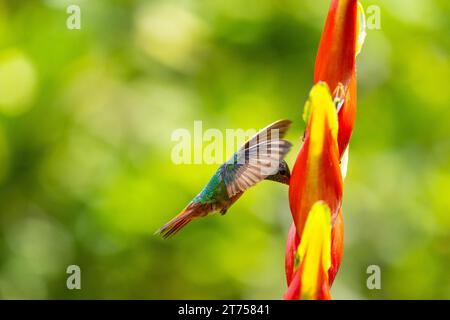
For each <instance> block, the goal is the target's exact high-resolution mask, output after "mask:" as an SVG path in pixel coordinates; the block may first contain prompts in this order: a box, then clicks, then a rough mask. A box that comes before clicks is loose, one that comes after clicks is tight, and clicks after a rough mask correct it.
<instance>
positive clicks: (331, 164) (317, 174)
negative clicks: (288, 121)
mask: <svg viewBox="0 0 450 320" xmlns="http://www.w3.org/2000/svg"><path fill="white" fill-rule="evenodd" d="M304 118H305V121H306V122H307V123H308V125H307V129H306V131H305V138H304V142H303V145H302V147H301V149H300V152H299V154H298V156H297V160H296V161H295V164H294V167H293V169H292V174H291V180H290V185H289V204H290V209H291V213H292V217H293V219H294V223H295V226H296V229H297V234H298V236H299V239H301V235H302V232H303V227H304V225H305V222H306V219H307V217H308V213H309V211H310V210H311V207H312V205H313V204H314V203H315V202H317V201H324V202H325V203H327V205H328V207H329V208H330V211H331V219H332V222H333V224H334V221H335V220H336V218H337V216H338V213H339V210H340V208H341V201H342V176H341V171H340V166H339V153H338V145H337V132H338V121H337V114H336V109H335V105H334V103H333V101H332V99H331V94H330V91H329V89H328V86H327V85H326V84H325V83H323V82H319V83H318V84H316V85H314V87H313V88H312V90H311V92H310V95H309V99H308V101H307V102H306V104H305V111H304Z"/></svg>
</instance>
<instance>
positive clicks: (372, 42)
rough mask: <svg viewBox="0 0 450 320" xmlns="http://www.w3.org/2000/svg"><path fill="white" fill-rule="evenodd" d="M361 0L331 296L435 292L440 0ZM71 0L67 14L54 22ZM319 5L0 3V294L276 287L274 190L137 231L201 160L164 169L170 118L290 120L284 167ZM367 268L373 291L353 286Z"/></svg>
mask: <svg viewBox="0 0 450 320" xmlns="http://www.w3.org/2000/svg"><path fill="white" fill-rule="evenodd" d="M362 2H363V5H364V6H365V7H367V6H369V5H372V4H376V5H379V6H380V7H381V30H368V35H367V38H366V43H365V46H364V48H363V50H362V52H361V54H360V56H359V57H358V75H359V79H358V80H359V92H358V94H359V96H358V115H357V120H356V127H355V131H354V133H353V138H352V142H351V152H350V162H349V170H348V175H347V179H346V183H345V185H346V186H345V187H346V189H345V195H344V220H345V227H346V230H345V233H346V239H345V253H344V260H343V264H342V266H341V270H340V272H339V273H338V275H337V278H336V282H335V284H334V287H333V297H334V298H335V299H344V298H362V299H366V298H368V299H378V298H395V299H402V298H426V299H428V298H447V299H449V298H450V280H449V276H448V271H449V270H450V249H449V243H450V232H449V231H450V215H449V209H450V197H449V195H448V193H449V191H450V170H449V169H450V131H449V120H450V108H449V101H450V91H449V90H448V83H447V81H448V79H449V78H450V66H449V49H450V43H449V38H448V30H449V20H448V15H449V13H450V6H449V2H448V1H447V0H433V1H432V0H428V1H423V0H379V1H377V0H372V1H365V0H363V1H362ZM73 3H75V4H79V5H80V6H81V30H68V29H67V28H66V19H67V17H68V15H67V13H66V8H67V6H68V5H69V4H73ZM328 5H329V1H328V0H283V1H280V0H248V1H239V0H211V1H200V0H197V1H195V0H178V1H176V0H174V1H172V0H161V1H143V0H142V1H138V0H134V1H133V0H122V1H120V0H114V1H106V0H96V1H88V0H84V1H82V0H79V1H75V0H73V1H64V0H47V1H36V0H28V1H25V0H21V1H13V0H11V1H4V0H0V298H25V299H27V298H62V299H66V298H70V299H78V298H143V299H157V298H158V299H165V298H193V299H196V298H205V299H220V298H227V299H240V298H247V299H256V298H269V299H272V298H273V299H279V298H281V297H282V294H283V292H284V291H285V289H286V284H285V279H284V245H285V239H286V236H287V231H288V227H289V224H290V219H291V217H290V212H289V205H288V200H287V188H286V187H285V186H282V185H276V184H273V183H268V182H263V183H261V184H260V185H258V187H257V188H253V189H251V190H249V191H248V192H247V193H246V194H245V195H244V196H243V197H242V198H241V199H240V200H239V201H238V202H237V203H236V204H235V205H234V206H233V208H231V209H230V210H229V212H228V214H227V215H226V216H224V217H220V216H213V217H210V218H206V219H202V220H201V221H197V222H196V223H192V224H191V225H189V226H188V227H187V228H186V229H185V230H183V231H182V232H181V233H180V234H179V235H177V236H176V237H174V238H173V239H171V240H169V241H163V240H161V239H159V238H158V237H156V236H154V235H153V232H154V231H155V230H156V229H157V228H158V227H159V226H161V225H162V224H163V223H165V222H166V221H167V220H169V219H170V218H171V217H172V216H173V215H175V214H177V213H178V212H179V211H180V210H181V209H182V208H183V207H184V206H185V205H186V204H187V203H188V202H189V201H190V200H191V198H192V197H193V196H195V195H196V194H197V193H198V192H199V191H200V189H201V188H202V187H203V185H204V184H205V183H206V182H207V181H208V179H209V177H210V176H211V175H212V173H213V172H214V171H215V170H216V167H217V166H216V165H178V166H177V165H174V164H173V163H172V162H171V158H170V154H171V149H172V147H173V146H174V142H172V141H171V139H170V138H171V133H172V132H173V131H174V130H175V129H177V128H187V129H189V130H192V128H193V121H194V120H203V126H204V128H205V129H206V128H218V129H220V130H225V129H226V128H243V129H248V128H261V127H263V126H265V125H267V124H268V123H270V122H272V121H274V120H276V119H281V118H289V119H292V120H294V125H293V128H292V129H291V131H290V132H289V134H288V139H289V140H291V141H292V142H294V148H293V150H292V151H291V153H290V155H289V157H288V159H287V160H288V162H289V163H290V164H292V163H293V161H294V159H295V156H296V153H297V152H298V149H299V147H300V137H301V134H302V130H303V128H304V124H303V121H302V120H301V113H302V108H303V103H304V101H305V98H306V95H307V93H308V91H309V90H310V88H311V85H312V76H313V67H314V60H315V54H316V50H317V46H318V42H319V39H320V34H321V31H322V27H323V24H324V21H325V17H326V13H327V10H328ZM200 151H201V150H200ZM197 152H199V150H197ZM70 264H77V265H79V266H80V267H81V270H82V282H81V283H82V289H81V290H79V291H77V290H74V291H69V290H67V289H66V278H67V274H66V268H67V266H68V265H70ZM371 264H376V265H379V266H380V267H381V272H382V289H381V290H372V291H371V290H368V289H367V288H366V279H367V276H368V275H367V274H366V268H367V266H369V265H371Z"/></svg>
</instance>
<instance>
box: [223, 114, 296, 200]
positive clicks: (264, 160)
mask: <svg viewBox="0 0 450 320" xmlns="http://www.w3.org/2000/svg"><path fill="white" fill-rule="evenodd" d="M290 125H291V121H289V120H280V121H276V122H274V123H272V124H271V125H269V126H267V127H265V128H264V129H262V130H261V131H259V132H258V133H257V134H256V135H254V136H253V137H252V138H250V139H249V140H248V141H247V142H246V143H245V144H244V145H243V146H242V147H241V148H240V149H239V150H238V151H237V152H236V153H235V154H234V155H233V156H232V157H231V159H230V160H228V161H227V162H225V163H224V164H223V165H222V167H221V175H222V178H223V181H224V182H225V185H226V189H227V193H228V197H230V198H231V197H232V196H234V195H236V194H237V193H240V192H243V191H245V190H247V189H248V188H250V187H252V186H254V185H255V184H257V183H258V182H259V181H261V180H264V179H265V178H266V177H268V176H269V175H273V174H275V173H276V172H277V171H278V169H279V164H280V162H281V161H282V160H283V159H284V157H285V156H286V154H287V153H288V152H289V150H290V149H291V147H292V145H291V143H290V142H288V141H286V140H283V139H281V138H283V137H284V135H285V134H286V132H287V130H288V128H289V126H290Z"/></svg>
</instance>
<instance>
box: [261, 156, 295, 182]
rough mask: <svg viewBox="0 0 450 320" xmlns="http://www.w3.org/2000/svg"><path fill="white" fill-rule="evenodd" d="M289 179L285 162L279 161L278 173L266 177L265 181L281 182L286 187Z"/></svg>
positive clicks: (289, 175)
mask: <svg viewBox="0 0 450 320" xmlns="http://www.w3.org/2000/svg"><path fill="white" fill-rule="evenodd" d="M290 179H291V172H290V171H289V167H288V165H287V163H286V161H284V160H281V161H280V165H279V167H278V171H277V172H276V173H275V174H273V175H270V176H267V177H266V180H272V181H276V182H281V183H284V184H287V185H289V180H290Z"/></svg>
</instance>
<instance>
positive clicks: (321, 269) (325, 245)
mask: <svg viewBox="0 0 450 320" xmlns="http://www.w3.org/2000/svg"><path fill="white" fill-rule="evenodd" d="M294 261H295V265H294V269H293V271H294V276H293V279H292V281H291V285H290V286H289V288H288V290H287V292H286V294H285V296H284V298H285V299H289V300H293V299H302V300H311V299H314V300H329V299H331V296H330V285H329V279H328V270H329V269H330V266H331V212H330V208H329V207H328V205H327V204H326V203H325V202H323V201H318V202H316V203H315V204H314V205H313V206H312V208H311V210H310V211H309V214H308V219H307V220H306V223H305V227H304V229H303V234H302V241H301V242H300V245H299V246H298V249H297V250H296V252H295V257H294Z"/></svg>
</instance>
